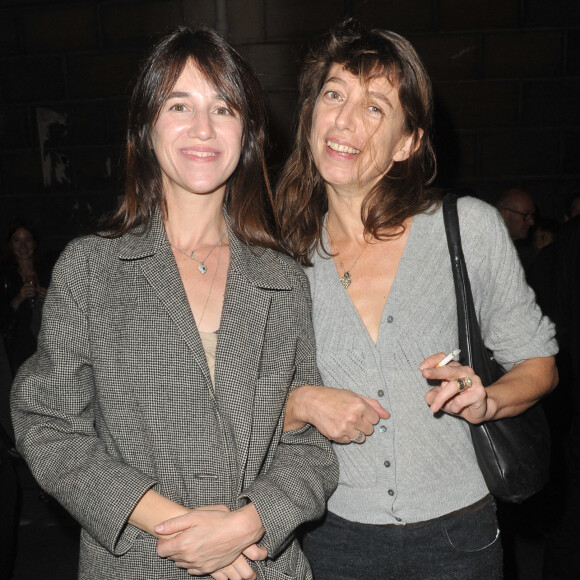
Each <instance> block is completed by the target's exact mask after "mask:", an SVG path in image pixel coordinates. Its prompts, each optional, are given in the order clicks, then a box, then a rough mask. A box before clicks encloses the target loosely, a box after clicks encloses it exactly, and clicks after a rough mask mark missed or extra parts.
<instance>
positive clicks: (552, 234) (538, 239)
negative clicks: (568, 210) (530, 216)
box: [532, 218, 559, 257]
mask: <svg viewBox="0 0 580 580" xmlns="http://www.w3.org/2000/svg"><path fill="white" fill-rule="evenodd" d="M558 225H559V224H558V222H557V221H556V220H554V219H548V218H538V219H537V220H536V222H535V225H534V229H533V232H532V249H533V250H534V254H535V255H536V257H537V256H538V254H539V253H540V251H541V250H542V249H543V248H545V247H547V246H549V245H550V244H553V243H554V242H555V241H556V236H557V234H558Z"/></svg>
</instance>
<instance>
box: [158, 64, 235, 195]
mask: <svg viewBox="0 0 580 580" xmlns="http://www.w3.org/2000/svg"><path fill="white" fill-rule="evenodd" d="M242 134H243V128H242V122H241V120H240V119H239V116H238V115H237V114H236V112H235V111H234V110H233V109H232V108H231V106H230V105H228V103H226V102H225V101H224V99H223V98H222V97H221V96H220V95H219V94H217V92H216V89H215V88H214V87H213V86H212V85H211V84H210V83H209V82H208V80H207V79H206V78H205V76H204V75H203V74H202V73H201V71H200V70H199V69H198V68H197V67H196V66H195V64H194V63H193V61H189V62H188V63H187V64H186V66H185V68H184V69H183V72H182V73H181V75H180V77H179V78H178V79H177V82H176V83H175V86H174V87H173V89H172V91H171V94H170V95H169V97H168V99H167V101H166V102H165V103H164V105H163V106H162V107H161V111H160V113H159V116H158V118H157V121H156V122H155V126H154V127H153V131H152V143H153V148H154V150H155V155H156V157H157V160H158V162H159V165H160V166H161V171H162V175H163V190H164V193H165V195H166V196H171V195H181V194H183V193H186V194H187V193H190V194H191V193H193V194H202V195H207V194H211V193H214V192H217V193H218V194H220V195H223V193H224V191H225V186H226V182H227V180H228V179H229V178H230V176H231V175H232V173H233V172H234V170H235V169H236V167H237V165H238V161H239V159H240V153H241V148H242Z"/></svg>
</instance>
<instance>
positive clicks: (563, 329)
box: [543, 215, 580, 580]
mask: <svg viewBox="0 0 580 580" xmlns="http://www.w3.org/2000/svg"><path fill="white" fill-rule="evenodd" d="M554 261H555V264H556V265H555V269H554V272H553V276H552V280H551V281H552V293H553V300H552V302H553V304H554V320H555V321H556V328H557V336H558V340H559V343H560V348H561V353H560V358H559V367H560V365H561V367H562V382H563V385H562V388H564V386H565V388H566V392H567V395H568V397H567V399H566V400H565V401H564V403H563V404H562V405H560V409H559V411H560V413H559V414H558V416H556V417H555V421H554V423H556V422H558V423H559V424H560V432H559V433H558V434H559V435H560V436H559V438H558V439H557V440H556V444H558V445H559V446H560V451H561V452H562V453H563V455H564V461H565V470H564V474H563V477H562V479H563V486H562V488H560V490H559V491H560V499H561V498H562V496H563V499H564V501H563V509H562V510H561V513H560V514H557V515H556V516H554V513H553V512H554V510H552V512H551V514H550V515H551V516H552V517H551V520H550V521H551V523H552V524H554V522H555V523H556V525H555V526H554V527H553V529H552V530H551V532H550V534H549V536H548V539H547V542H546V549H545V554H544V569H543V578H544V580H577V578H578V577H580V551H579V550H578V546H580V526H579V525H578V522H579V521H580V215H577V216H575V217H573V218H571V219H570V220H569V221H567V222H566V223H565V224H563V225H562V226H561V228H560V231H559V233H558V238H557V240H556V242H555V252H554ZM564 405H566V407H565V408H564Z"/></svg>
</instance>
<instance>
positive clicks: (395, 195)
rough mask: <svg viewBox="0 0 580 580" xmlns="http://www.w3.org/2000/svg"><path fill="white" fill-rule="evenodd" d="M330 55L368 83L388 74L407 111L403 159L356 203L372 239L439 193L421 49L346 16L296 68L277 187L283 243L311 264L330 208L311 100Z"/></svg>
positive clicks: (393, 231) (397, 227)
mask: <svg viewBox="0 0 580 580" xmlns="http://www.w3.org/2000/svg"><path fill="white" fill-rule="evenodd" d="M334 63H337V64H342V65H344V68H345V69H346V70H347V71H349V72H351V73H352V74H354V75H357V76H359V77H360V78H361V80H362V82H363V84H365V85H368V83H369V81H370V80H371V79H372V78H374V77H376V76H377V74H383V75H385V76H386V77H387V78H388V80H389V82H390V83H391V84H392V85H393V86H395V87H397V89H398V94H399V100H400V102H401V106H402V108H403V113H404V116H405V122H404V126H403V132H404V134H406V135H412V136H413V144H412V147H411V151H412V153H411V154H410V156H409V157H408V159H406V160H405V161H398V162H394V163H393V165H392V167H391V169H390V170H389V171H388V172H387V174H385V175H384V176H383V177H382V178H381V180H380V181H379V182H378V183H377V184H376V185H375V186H374V187H373V188H372V190H371V191H370V192H369V193H368V194H367V196H366V197H365V199H364V201H363V204H362V209H361V219H362V222H363V224H364V226H365V232H366V233H367V234H370V235H372V236H373V237H375V238H376V239H387V238H390V237H394V236H397V235H400V234H401V232H402V231H403V230H402V228H403V223H404V221H405V220H406V219H407V218H409V217H411V216H413V215H416V214H417V213H420V212H423V211H426V210H427V209H428V208H429V207H430V206H431V205H432V204H433V203H434V202H435V201H438V200H439V199H440V197H441V194H440V193H439V192H438V191H437V190H435V189H430V188H428V187H427V186H428V185H429V184H430V183H432V181H433V180H434V179H435V174H436V167H437V166H436V160H435V153H434V150H433V145H432V122H433V95H432V88H431V81H430V80H429V76H428V74H427V71H426V70H425V67H424V65H423V63H422V62H421V59H420V57H419V55H418V54H417V52H416V51H415V49H414V48H413V46H412V45H411V44H410V43H409V41H407V40H406V39H405V38H403V37H402V36H399V35H398V34H396V33H394V32H390V31H388V30H380V29H369V28H367V27H365V26H363V25H362V24H360V23H359V22H357V21H356V20H354V19H348V20H346V21H344V22H343V23H341V24H340V25H338V26H336V27H335V28H333V29H332V30H331V31H330V32H329V33H328V34H326V35H324V36H323V37H321V38H320V39H319V40H317V41H315V43H314V44H313V45H312V46H311V47H310V49H309V51H308V53H307V56H306V59H305V62H304V65H303V68H302V73H301V76H300V101H299V112H298V127H297V132H296V139H295V143H294V148H293V151H292V153H291V154H290V157H289V158H288V161H287V162H286V164H285V166H284V169H283V170H282V172H281V174H280V177H279V179H278V183H277V188H276V199H275V203H276V211H277V214H278V220H279V224H280V231H281V237H282V240H283V244H284V246H285V247H286V248H287V249H288V251H289V252H290V253H291V254H292V255H293V256H294V258H295V259H296V260H298V261H299V262H300V263H301V264H302V265H304V266H310V265H311V264H312V263H311V257H312V253H313V251H314V250H315V248H317V247H320V246H321V236H322V228H323V223H324V215H325V214H326V212H327V211H328V200H327V197H326V191H325V184H324V181H323V179H322V177H321V176H320V174H319V172H318V170H317V169H316V166H315V164H314V160H313V157H312V152H311V149H310V143H309V139H310V133H311V130H312V115H313V112H314V107H315V105H316V102H317V99H318V97H319V95H320V93H321V91H322V88H323V86H324V83H325V81H326V78H327V75H328V72H329V70H330V68H331V66H332V65H333V64H334ZM421 130H422V132H423V134H422V136H421V133H420V132H421ZM378 146H379V147H380V143H378Z"/></svg>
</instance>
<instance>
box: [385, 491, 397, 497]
mask: <svg viewBox="0 0 580 580" xmlns="http://www.w3.org/2000/svg"><path fill="white" fill-rule="evenodd" d="M387 493H388V494H389V495H390V496H391V497H392V496H393V495H395V492H394V491H393V490H392V489H389V491H388V492H387Z"/></svg>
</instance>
